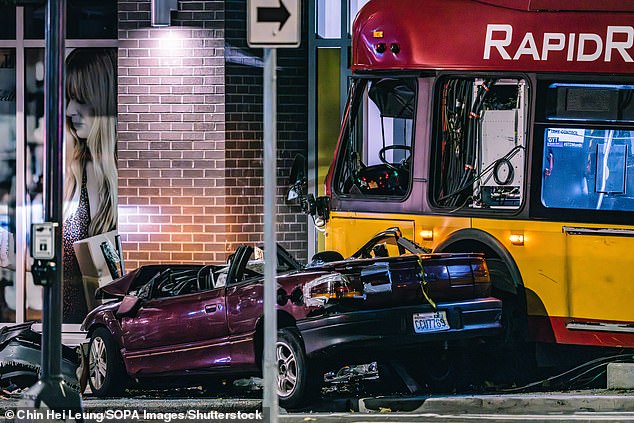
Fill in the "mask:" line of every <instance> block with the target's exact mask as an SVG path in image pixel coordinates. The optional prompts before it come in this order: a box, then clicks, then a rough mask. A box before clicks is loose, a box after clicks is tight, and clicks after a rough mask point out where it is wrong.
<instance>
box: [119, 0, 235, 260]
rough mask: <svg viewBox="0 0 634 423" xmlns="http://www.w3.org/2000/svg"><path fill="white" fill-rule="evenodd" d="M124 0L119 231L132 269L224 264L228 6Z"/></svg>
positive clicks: (121, 19) (218, 0) (121, 9)
mask: <svg viewBox="0 0 634 423" xmlns="http://www.w3.org/2000/svg"><path fill="white" fill-rule="evenodd" d="M172 16H173V18H172V26H171V27H170V28H151V27H150V2H149V0H134V1H119V43H120V44H119V46H120V48H119V67H118V71H119V76H118V85H119V87H118V90H119V98H118V100H119V115H118V117H119V126H118V132H119V133H118V136H119V143H118V151H119V214H120V217H119V232H120V233H121V234H122V240H123V242H124V251H125V252H126V255H125V259H126V266H127V267H128V268H130V269H132V268H135V267H138V266H139V265H141V264H146V263H150V262H188V261H198V262H200V261H205V262H210V261H223V260H224V259H225V247H224V246H225V237H226V226H225V220H226V216H225V212H226V209H225V204H224V196H225V187H224V172H225V158H224V149H225V140H224V35H223V18H224V2H223V1H221V0H212V1H185V0H181V1H179V11H178V12H177V13H174V14H173V15H172Z"/></svg>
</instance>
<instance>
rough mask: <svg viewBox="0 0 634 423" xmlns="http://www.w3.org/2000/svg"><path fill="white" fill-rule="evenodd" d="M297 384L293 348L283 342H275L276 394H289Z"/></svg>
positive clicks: (282, 395) (295, 360) (281, 395)
mask: <svg viewBox="0 0 634 423" xmlns="http://www.w3.org/2000/svg"><path fill="white" fill-rule="evenodd" d="M296 386H297V357H295V353H294V352H293V349H292V348H291V347H290V346H289V345H288V344H285V343H283V342H278V343H277V394H278V395H279V396H280V397H288V396H290V395H291V394H292V393H293V391H294V390H295V387H296Z"/></svg>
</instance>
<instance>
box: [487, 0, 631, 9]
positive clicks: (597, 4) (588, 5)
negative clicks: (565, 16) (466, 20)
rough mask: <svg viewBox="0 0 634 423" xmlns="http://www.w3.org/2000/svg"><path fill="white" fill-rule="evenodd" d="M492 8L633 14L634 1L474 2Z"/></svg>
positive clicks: (527, 0) (524, 0) (495, 0)
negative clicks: (485, 4)
mask: <svg viewBox="0 0 634 423" xmlns="http://www.w3.org/2000/svg"><path fill="white" fill-rule="evenodd" d="M475 1H477V2H479V3H487V4H490V5H493V6H500V7H506V8H509V9H517V10H526V11H529V12H530V11H533V12H535V11H540V10H550V11H560V12H563V11H566V12H575V11H577V12H581V11H585V12H588V11H606V12H607V11H611V12H634V0H475Z"/></svg>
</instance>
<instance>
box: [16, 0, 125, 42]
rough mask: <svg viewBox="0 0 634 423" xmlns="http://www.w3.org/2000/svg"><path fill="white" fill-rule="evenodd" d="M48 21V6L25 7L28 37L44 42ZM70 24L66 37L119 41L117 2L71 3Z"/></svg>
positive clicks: (76, 0)
mask: <svg viewBox="0 0 634 423" xmlns="http://www.w3.org/2000/svg"><path fill="white" fill-rule="evenodd" d="M45 19H46V7H45V6H27V7H25V8H24V38H27V39H43V38H44V22H45ZM14 22H15V18H14ZM66 22H67V23H68V25H67V26H66V27H67V29H66V37H67V38H69V39H111V38H116V37H117V2H116V1H113V0H108V1H106V0H68V2H67V6H66ZM71 23H72V24H71ZM14 26H15V23H14Z"/></svg>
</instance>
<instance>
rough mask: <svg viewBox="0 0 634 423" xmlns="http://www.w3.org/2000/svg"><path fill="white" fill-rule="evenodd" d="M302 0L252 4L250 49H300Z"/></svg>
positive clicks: (251, 0)
mask: <svg viewBox="0 0 634 423" xmlns="http://www.w3.org/2000/svg"><path fill="white" fill-rule="evenodd" d="M300 39H301V7H300V0H248V1H247V42H248V44H249V46H250V47H271V48H276V47H277V48H280V47H282V48H283V47H299V43H300Z"/></svg>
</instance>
